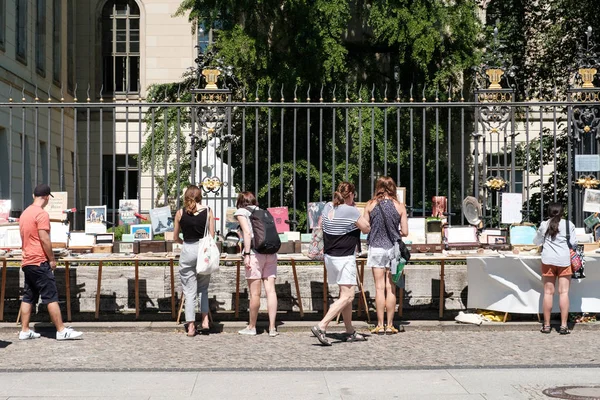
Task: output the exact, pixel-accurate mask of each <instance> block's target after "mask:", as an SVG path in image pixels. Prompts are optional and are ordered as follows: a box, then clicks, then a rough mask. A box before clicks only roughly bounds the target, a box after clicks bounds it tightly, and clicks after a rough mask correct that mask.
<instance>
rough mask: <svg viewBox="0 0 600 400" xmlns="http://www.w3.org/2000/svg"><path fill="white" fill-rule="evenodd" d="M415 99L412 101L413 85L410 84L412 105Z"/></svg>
mask: <svg viewBox="0 0 600 400" xmlns="http://www.w3.org/2000/svg"><path fill="white" fill-rule="evenodd" d="M414 100H415V99H413V84H412V83H411V84H410V102H411V103H412V102H413V101H414Z"/></svg>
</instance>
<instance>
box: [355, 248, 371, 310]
mask: <svg viewBox="0 0 600 400" xmlns="http://www.w3.org/2000/svg"><path fill="white" fill-rule="evenodd" d="M358 263H359V264H360V269H359V270H358V285H359V288H360V292H361V295H362V297H363V298H364V303H365V312H366V313H367V315H368V314H369V308H368V305H367V298H366V296H365V290H364V285H363V284H364V282H365V260H358ZM362 306H363V303H361V302H360V301H359V302H358V307H357V309H356V316H357V317H360V316H362Z"/></svg>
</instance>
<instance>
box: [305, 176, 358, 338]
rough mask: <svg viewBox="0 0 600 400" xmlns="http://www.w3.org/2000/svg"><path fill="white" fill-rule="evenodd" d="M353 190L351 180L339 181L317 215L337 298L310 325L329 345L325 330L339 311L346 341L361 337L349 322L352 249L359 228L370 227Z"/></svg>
mask: <svg viewBox="0 0 600 400" xmlns="http://www.w3.org/2000/svg"><path fill="white" fill-rule="evenodd" d="M355 194H356V193H355V187H354V185H353V184H352V183H349V182H342V183H340V185H339V186H338V189H337V191H336V192H335V194H334V197H333V202H330V203H327V205H326V206H325V208H324V209H323V213H322V215H321V226H322V227H323V241H324V248H323V253H324V258H325V267H326V268H327V276H329V277H330V278H331V279H332V280H335V281H336V283H337V284H338V285H339V287H340V296H339V298H338V299H337V300H336V301H335V302H334V303H333V304H332V305H331V307H330V308H329V311H328V312H327V315H325V317H324V318H323V319H322V320H321V321H320V322H319V323H318V324H317V325H315V326H314V327H313V328H312V329H311V331H312V333H313V334H314V335H315V336H316V337H317V339H318V340H319V342H321V344H323V345H324V346H331V342H329V340H328V339H327V336H326V335H325V330H326V329H327V326H328V325H329V323H330V322H331V321H332V320H333V319H334V318H335V317H336V316H337V315H338V314H339V313H342V316H343V317H344V325H345V327H346V334H347V340H346V341H364V340H365V338H364V336H363V335H361V334H359V333H357V332H356V330H354V327H353V326H352V301H353V300H354V286H355V285H356V249H357V247H358V246H359V245H360V231H362V232H364V233H368V232H369V229H370V227H369V223H368V222H367V221H366V220H365V219H364V218H363V217H362V216H361V215H360V212H359V211H358V209H357V208H356V207H355V206H354V196H355Z"/></svg>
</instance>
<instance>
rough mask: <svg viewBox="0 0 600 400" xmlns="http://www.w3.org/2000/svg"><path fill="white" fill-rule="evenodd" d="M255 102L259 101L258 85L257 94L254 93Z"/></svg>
mask: <svg viewBox="0 0 600 400" xmlns="http://www.w3.org/2000/svg"><path fill="white" fill-rule="evenodd" d="M254 101H258V85H256V92H254Z"/></svg>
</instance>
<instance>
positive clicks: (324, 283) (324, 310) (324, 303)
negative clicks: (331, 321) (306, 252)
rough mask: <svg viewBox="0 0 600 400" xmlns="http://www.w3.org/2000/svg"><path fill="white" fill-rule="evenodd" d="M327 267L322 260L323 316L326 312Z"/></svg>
mask: <svg viewBox="0 0 600 400" xmlns="http://www.w3.org/2000/svg"><path fill="white" fill-rule="evenodd" d="M328 309H329V307H328V306H327V267H325V261H323V316H325V314H327V310H328Z"/></svg>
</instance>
